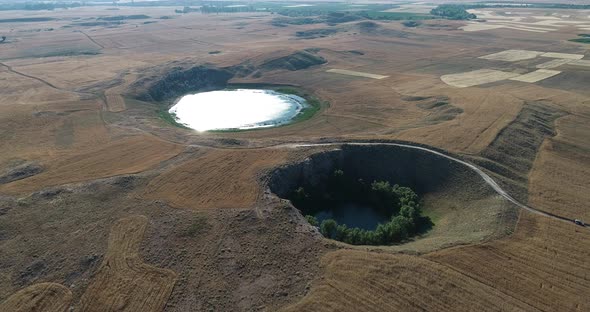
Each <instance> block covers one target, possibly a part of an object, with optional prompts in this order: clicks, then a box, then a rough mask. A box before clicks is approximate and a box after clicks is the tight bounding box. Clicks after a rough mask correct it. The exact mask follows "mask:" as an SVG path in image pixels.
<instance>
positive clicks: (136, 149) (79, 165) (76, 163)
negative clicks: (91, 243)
mask: <svg viewBox="0 0 590 312" xmlns="http://www.w3.org/2000/svg"><path fill="white" fill-rule="evenodd" d="M182 149H183V147H182V146H179V145H175V144H171V143H167V142H164V141H160V140H158V139H155V138H153V137H151V136H136V137H129V138H126V139H122V140H118V141H114V142H112V143H109V144H107V145H104V146H100V147H98V148H94V149H91V150H89V151H85V152H82V153H78V154H74V155H68V156H65V157H63V158H62V159H59V160H57V161H54V162H49V163H47V164H46V167H47V170H46V171H44V172H42V173H40V174H38V175H36V176H33V177H30V178H28V179H24V180H19V181H16V182H13V183H9V184H6V185H3V186H1V187H0V190H1V191H2V192H5V193H26V192H32V191H34V190H38V189H42V188H45V187H49V186H55V185H60V184H66V183H72V182H80V181H85V180H89V179H96V178H101V177H103V178H104V177H110V176H115V175H122V174H129V173H137V172H141V171H144V170H147V169H150V168H153V167H154V166H156V165H158V164H159V163H160V162H162V161H164V160H166V159H169V158H171V157H173V156H175V155H177V154H178V153H180V152H181V151H182Z"/></svg>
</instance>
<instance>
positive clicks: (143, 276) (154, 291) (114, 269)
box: [80, 216, 176, 312]
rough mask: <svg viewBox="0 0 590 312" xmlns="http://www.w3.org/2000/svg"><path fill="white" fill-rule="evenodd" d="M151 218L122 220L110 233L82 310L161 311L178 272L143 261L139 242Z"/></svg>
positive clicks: (84, 297)
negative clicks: (106, 248)
mask: <svg viewBox="0 0 590 312" xmlns="http://www.w3.org/2000/svg"><path fill="white" fill-rule="evenodd" d="M147 224H148V220H147V218H146V217H144V216H132V217H128V218H124V219H121V220H119V221H118V222H117V223H116V224H115V225H114V226H113V228H112V230H111V234H110V236H109V247H108V250H107V254H106V255H105V259H104V260H103V263H102V265H101V267H100V268H99V269H98V272H97V273H96V276H95V277H94V279H93V280H92V282H91V283H90V285H89V286H88V289H87V290H86V292H85V293H84V296H82V300H81V302H80V309H81V310H82V311H154V312H156V311H162V310H163V309H164V306H165V305H166V301H167V300H168V297H169V296H170V293H171V292H172V288H173V287H174V283H175V281H176V273H174V272H173V271H171V270H166V269H160V268H156V267H154V266H151V265H147V264H145V263H143V261H142V260H141V258H140V256H139V253H138V252H139V246H140V243H141V241H142V239H143V234H144V232H145V229H146V226H147Z"/></svg>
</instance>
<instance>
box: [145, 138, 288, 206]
mask: <svg viewBox="0 0 590 312" xmlns="http://www.w3.org/2000/svg"><path fill="white" fill-rule="evenodd" d="M287 154H288V153H287V152H286V151H284V150H243V151H241V150H234V151H232V150H212V151H209V152H207V153H206V154H205V155H202V156H200V157H198V158H196V159H194V160H190V161H187V162H185V163H183V164H181V165H179V166H176V167H173V168H171V169H169V170H167V171H165V172H163V173H162V174H161V175H160V176H158V177H157V178H155V179H154V180H152V182H151V183H150V184H149V185H148V186H147V188H146V191H145V193H144V194H143V195H142V196H144V197H146V198H152V199H158V198H159V199H164V200H167V201H168V202H169V203H170V204H171V205H172V206H175V207H183V208H192V209H198V208H244V207H251V206H253V205H254V204H255V203H256V201H257V199H258V198H259V196H260V193H261V188H260V184H259V183H258V181H259V178H260V173H261V172H262V171H263V170H264V169H269V168H272V167H273V166H276V165H278V164H281V163H283V162H284V161H285V159H286V157H287Z"/></svg>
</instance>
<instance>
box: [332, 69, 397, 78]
mask: <svg viewBox="0 0 590 312" xmlns="http://www.w3.org/2000/svg"><path fill="white" fill-rule="evenodd" d="M326 72H328V73H336V74H342V75H348V76H356V77H365V78H372V79H384V78H387V77H389V76H383V75H376V74H370V73H363V72H358V71H353V70H346V69H328V70H327V71H326Z"/></svg>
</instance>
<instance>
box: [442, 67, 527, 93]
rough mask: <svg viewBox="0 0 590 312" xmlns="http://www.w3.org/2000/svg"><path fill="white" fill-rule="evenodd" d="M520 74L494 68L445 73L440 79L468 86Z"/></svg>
mask: <svg viewBox="0 0 590 312" xmlns="http://www.w3.org/2000/svg"><path fill="white" fill-rule="evenodd" d="M517 76H519V74H517V73H509V72H503V71H499V70H493V69H478V70H474V71H470V72H466V73H459V74H449V75H443V76H441V77H440V79H441V80H442V81H443V82H444V83H446V84H448V85H450V86H453V87H458V88H466V87H473V86H478V85H482V84H486V83H492V82H496V81H501V80H506V79H510V78H514V77H517Z"/></svg>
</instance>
